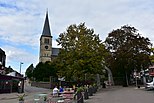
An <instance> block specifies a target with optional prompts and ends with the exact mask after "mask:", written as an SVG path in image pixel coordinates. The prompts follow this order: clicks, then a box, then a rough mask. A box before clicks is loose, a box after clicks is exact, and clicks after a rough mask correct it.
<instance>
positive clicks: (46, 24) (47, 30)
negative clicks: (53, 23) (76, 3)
mask: <svg viewBox="0 0 154 103" xmlns="http://www.w3.org/2000/svg"><path fill="white" fill-rule="evenodd" d="M42 36H51V32H50V25H49V19H48V12H47V13H46V18H45V22H44V27H43V32H42Z"/></svg>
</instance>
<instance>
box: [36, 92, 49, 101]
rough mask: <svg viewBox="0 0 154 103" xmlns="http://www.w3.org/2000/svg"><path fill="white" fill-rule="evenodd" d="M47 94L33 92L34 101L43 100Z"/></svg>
mask: <svg viewBox="0 0 154 103" xmlns="http://www.w3.org/2000/svg"><path fill="white" fill-rule="evenodd" d="M47 95H48V94H45V93H39V94H35V95H34V102H35V103H37V102H39V101H40V102H43V101H44V98H45V97H46V96H47Z"/></svg>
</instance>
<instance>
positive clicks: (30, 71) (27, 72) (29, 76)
mask: <svg viewBox="0 0 154 103" xmlns="http://www.w3.org/2000/svg"><path fill="white" fill-rule="evenodd" d="M33 70H34V66H33V64H31V65H30V66H29V67H28V68H27V69H26V73H25V74H26V76H27V77H28V78H29V79H32V77H33Z"/></svg>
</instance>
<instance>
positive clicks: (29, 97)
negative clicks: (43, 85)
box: [0, 91, 51, 103]
mask: <svg viewBox="0 0 154 103" xmlns="http://www.w3.org/2000/svg"><path fill="white" fill-rule="evenodd" d="M39 93H45V94H47V95H50V94H51V92H50V91H48V92H47V91H46V92H33V93H28V92H27V93H20V94H19V93H6V94H0V103H18V95H23V94H25V101H24V103H33V102H34V95H35V94H39Z"/></svg>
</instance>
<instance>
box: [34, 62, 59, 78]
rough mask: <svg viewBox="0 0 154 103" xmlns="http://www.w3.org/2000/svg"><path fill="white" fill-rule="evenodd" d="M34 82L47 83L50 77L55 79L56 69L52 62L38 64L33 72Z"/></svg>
mask: <svg viewBox="0 0 154 103" xmlns="http://www.w3.org/2000/svg"><path fill="white" fill-rule="evenodd" d="M33 76H34V78H35V80H36V81H49V78H50V76H53V77H57V69H56V68H55V64H54V63H53V62H45V63H42V62H40V63H38V64H37V65H36V67H35V68H34V71H33Z"/></svg>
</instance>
